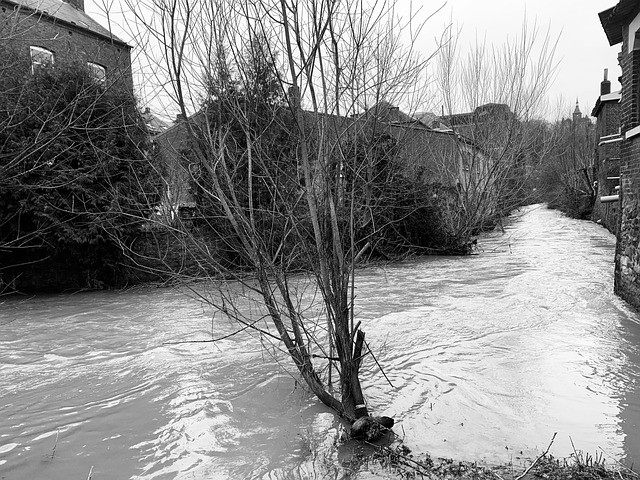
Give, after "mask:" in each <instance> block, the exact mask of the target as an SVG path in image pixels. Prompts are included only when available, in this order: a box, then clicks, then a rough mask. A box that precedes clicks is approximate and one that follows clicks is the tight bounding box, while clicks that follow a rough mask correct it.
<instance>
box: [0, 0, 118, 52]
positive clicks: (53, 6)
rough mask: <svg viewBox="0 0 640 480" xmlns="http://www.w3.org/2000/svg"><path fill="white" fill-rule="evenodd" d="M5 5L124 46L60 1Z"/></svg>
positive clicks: (30, 0)
mask: <svg viewBox="0 0 640 480" xmlns="http://www.w3.org/2000/svg"><path fill="white" fill-rule="evenodd" d="M5 1H6V2H7V3H10V4H13V5H17V6H18V7H21V8H27V9H29V10H31V11H34V12H38V13H44V14H46V15H48V16H50V17H52V18H54V19H56V20H60V21H63V22H66V23H69V24H71V25H75V26H77V27H79V28H81V29H83V30H87V31H89V32H91V33H94V34H97V35H100V36H101V37H105V38H106V39H109V40H113V41H115V42H118V43H121V44H123V45H126V43H125V42H123V41H122V40H120V39H119V38H118V37H116V36H115V35H113V34H112V33H111V32H109V30H107V29H106V28H104V27H103V26H102V25H100V24H99V23H98V22H96V21H95V20H94V19H93V18H91V17H90V16H89V15H87V14H86V13H85V12H83V11H82V10H78V9H77V8H75V7H74V6H73V5H71V4H69V3H66V2H63V1H62V0H5Z"/></svg>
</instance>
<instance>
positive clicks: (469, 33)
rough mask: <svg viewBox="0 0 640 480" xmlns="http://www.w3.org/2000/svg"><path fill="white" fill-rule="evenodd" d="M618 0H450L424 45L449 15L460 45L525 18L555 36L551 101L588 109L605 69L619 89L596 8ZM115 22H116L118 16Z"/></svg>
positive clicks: (511, 31) (517, 25) (494, 35)
mask: <svg viewBox="0 0 640 480" xmlns="http://www.w3.org/2000/svg"><path fill="white" fill-rule="evenodd" d="M204 1H206V0H204ZM300 1H304V0H300ZM399 1H400V3H401V5H406V6H407V9H408V5H409V4H410V3H411V0H399ZM104 3H105V0H86V1H85V8H86V11H87V13H89V14H90V15H92V16H93V17H94V18H95V19H96V20H98V21H100V22H101V23H103V24H104V25H105V26H107V24H106V23H107V22H106V19H105V16H104V15H103V14H101V12H100V6H99V5H101V4H104ZM108 3H111V2H108ZM118 3H124V0H113V7H112V9H113V11H114V12H115V11H117V10H118ZM443 3H445V2H443V1H439V2H438V1H433V0H424V1H413V7H414V8H415V7H416V6H418V5H423V7H422V8H423V13H424V14H425V15H426V13H428V12H432V11H435V10H437V9H438V8H439V7H440V6H442V4H443ZM616 3H617V0H448V1H447V2H446V5H445V6H444V8H443V9H442V10H440V12H439V13H438V14H436V15H435V16H434V17H433V18H431V19H430V20H429V22H428V23H427V24H426V28H425V31H424V32H423V38H424V42H425V45H428V44H429V41H430V40H432V39H433V38H435V37H438V36H439V35H440V34H441V32H442V31H443V29H444V28H445V27H446V26H447V25H448V24H450V23H451V20H453V22H454V23H455V25H456V27H459V28H462V37H461V43H460V46H462V47H464V45H465V44H468V43H469V42H471V41H473V40H474V39H475V37H476V36H478V37H480V38H483V37H484V36H486V38H487V41H488V42H493V43H498V44H500V43H502V42H504V41H505V39H506V38H507V36H509V37H512V38H513V37H514V36H515V35H516V34H518V32H519V31H520V29H521V27H522V25H523V22H524V20H525V18H526V21H527V23H528V24H529V25H531V24H533V22H535V23H536V24H537V25H538V27H539V29H540V30H541V31H543V32H546V30H547V29H549V30H550V35H551V37H553V38H558V36H559V40H558V48H557V52H556V58H557V60H558V62H559V68H558V72H557V78H556V80H555V82H554V84H553V86H552V87H551V90H550V92H549V95H550V100H551V101H552V103H555V102H556V101H557V100H558V99H559V98H562V99H564V101H565V102H566V104H567V110H573V107H574V106H575V101H576V98H577V99H578V100H579V102H580V108H581V110H582V112H583V113H590V111H591V109H592V108H593V105H594V104H595V101H596V99H597V98H598V95H599V91H600V90H599V89H600V81H601V80H602V78H603V71H604V69H605V68H608V69H609V79H610V80H611V81H612V90H614V91H615V90H618V89H619V88H620V85H619V83H618V81H617V79H618V76H619V75H620V68H619V66H618V61H617V55H618V51H619V50H620V46H619V45H616V46H613V47H611V46H609V43H608V41H607V38H606V36H605V34H604V31H603V29H602V26H601V25H600V20H599V18H598V13H599V12H601V11H603V10H606V9H608V8H610V7H612V6H614V5H615V4H616ZM114 23H116V24H117V21H116V22H114ZM112 26H113V24H112ZM113 28H114V33H116V35H119V36H120V37H121V38H123V40H125V41H127V42H129V43H130V44H131V45H132V46H133V47H134V49H136V48H138V46H137V45H135V42H134V41H133V40H132V39H131V38H127V35H126V34H125V33H124V32H123V31H122V30H119V29H118V28H117V26H114V27H113ZM428 48H429V47H427V49H428ZM425 53H428V52H425ZM143 106H145V105H143ZM570 114H571V111H568V112H567V114H566V115H567V116H569V115H570Z"/></svg>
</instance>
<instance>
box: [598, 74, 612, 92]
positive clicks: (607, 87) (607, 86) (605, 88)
mask: <svg viewBox="0 0 640 480" xmlns="http://www.w3.org/2000/svg"><path fill="white" fill-rule="evenodd" d="M608 77H609V69H608V68H605V69H604V80H603V81H602V82H600V95H601V96H602V95H607V94H609V93H611V82H610V81H609V80H608Z"/></svg>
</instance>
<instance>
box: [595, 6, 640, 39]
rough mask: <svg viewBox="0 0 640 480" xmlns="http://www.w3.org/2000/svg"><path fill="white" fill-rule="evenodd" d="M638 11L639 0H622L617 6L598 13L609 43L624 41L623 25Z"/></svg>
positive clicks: (639, 9)
mask: <svg viewBox="0 0 640 480" xmlns="http://www.w3.org/2000/svg"><path fill="white" fill-rule="evenodd" d="M638 11H640V3H638V0H620V1H619V2H618V4H617V5H616V6H615V7H612V8H609V9H608V10H605V11H603V12H600V13H599V14H598V16H599V17H600V23H601V24H602V28H604V33H606V34H607V39H608V40H609V45H616V44H618V43H620V42H622V27H623V26H624V25H626V24H628V23H630V21H631V20H632V16H635V14H636V13H637V12H638Z"/></svg>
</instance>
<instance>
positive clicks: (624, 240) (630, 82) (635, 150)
mask: <svg viewBox="0 0 640 480" xmlns="http://www.w3.org/2000/svg"><path fill="white" fill-rule="evenodd" d="M599 17H600V22H601V23H602V27H603V29H604V31H605V33H606V35H607V39H608V40H609V44H610V45H618V44H621V45H622V48H621V51H620V53H619V54H618V62H619V64H620V67H621V68H622V76H621V77H620V80H621V81H620V83H621V85H622V90H621V98H620V137H621V141H620V142H619V145H620V223H619V231H618V234H617V242H616V255H615V287H614V290H615V292H616V293H617V294H618V295H620V296H621V297H622V298H624V299H625V300H627V301H628V302H629V303H630V304H631V305H633V306H635V307H640V245H639V242H640V2H638V1H637V0H620V1H619V2H618V4H617V5H616V6H614V7H612V8H609V9H608V10H605V11H603V12H601V13H600V14H599Z"/></svg>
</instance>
